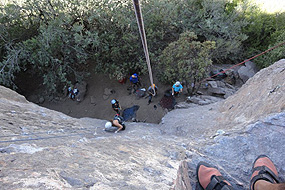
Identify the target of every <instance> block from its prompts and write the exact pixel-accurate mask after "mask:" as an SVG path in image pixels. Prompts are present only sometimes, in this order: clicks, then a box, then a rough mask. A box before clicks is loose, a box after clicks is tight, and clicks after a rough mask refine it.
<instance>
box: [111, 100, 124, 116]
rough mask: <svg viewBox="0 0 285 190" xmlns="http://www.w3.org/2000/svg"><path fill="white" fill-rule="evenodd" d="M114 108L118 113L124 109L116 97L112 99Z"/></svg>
mask: <svg viewBox="0 0 285 190" xmlns="http://www.w3.org/2000/svg"><path fill="white" fill-rule="evenodd" d="M111 104H112V108H113V110H114V111H115V112H117V114H120V111H121V110H122V108H121V106H120V104H119V101H118V100H116V99H113V100H111Z"/></svg>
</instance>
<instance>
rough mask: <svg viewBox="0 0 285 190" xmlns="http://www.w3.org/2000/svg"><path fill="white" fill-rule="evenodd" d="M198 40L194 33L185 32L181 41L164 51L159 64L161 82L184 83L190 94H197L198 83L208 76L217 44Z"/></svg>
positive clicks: (171, 44) (181, 36)
mask: <svg viewBox="0 0 285 190" xmlns="http://www.w3.org/2000/svg"><path fill="white" fill-rule="evenodd" d="M196 40H197V36H196V35H195V34H194V33H193V32H185V33H182V34H181V35H180V38H179V40H177V41H175V42H172V43H170V44H169V46H168V47H166V48H165V49H164V50H163V52H162V55H161V56H160V62H159V66H160V71H161V72H160V74H159V77H160V80H161V81H163V82H166V83H174V82H175V81H177V80H179V81H182V82H183V83H184V86H186V89H187V91H188V93H195V90H197V88H198V86H196V85H197V83H198V82H199V80H201V79H202V78H204V77H205V76H206V75H207V72H208V68H209V67H210V66H211V64H212V61H211V51H212V50H214V48H215V42H212V41H205V42H203V43H201V42H199V41H196ZM192 84H193V85H192ZM190 87H192V89H191V90H190Z"/></svg>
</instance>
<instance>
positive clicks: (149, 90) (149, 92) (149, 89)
mask: <svg viewBox="0 0 285 190" xmlns="http://www.w3.org/2000/svg"><path fill="white" fill-rule="evenodd" d="M153 88H154V90H153ZM153 88H152V86H150V87H148V89H147V93H148V94H149V95H148V105H149V104H150V103H151V100H152V97H153V96H155V95H156V94H157V86H155V84H153Z"/></svg>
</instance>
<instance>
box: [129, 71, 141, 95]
mask: <svg viewBox="0 0 285 190" xmlns="http://www.w3.org/2000/svg"><path fill="white" fill-rule="evenodd" d="M130 82H131V85H132V89H133V93H135V92H136V90H137V89H138V88H139V86H140V81H139V76H138V74H137V73H134V74H133V75H132V76H131V77H130Z"/></svg>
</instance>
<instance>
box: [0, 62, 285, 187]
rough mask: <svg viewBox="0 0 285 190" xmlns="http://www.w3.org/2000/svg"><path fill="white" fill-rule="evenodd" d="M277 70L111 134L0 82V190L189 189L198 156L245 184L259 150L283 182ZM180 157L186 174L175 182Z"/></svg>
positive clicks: (283, 65) (281, 81)
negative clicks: (221, 96)
mask: <svg viewBox="0 0 285 190" xmlns="http://www.w3.org/2000/svg"><path fill="white" fill-rule="evenodd" d="M284 73H285V60H280V61H279V62H277V63H275V64H274V65H272V66H271V67H269V68H267V69H264V70H262V71H260V72H259V73H258V74H256V75H255V76H254V77H253V78H252V79H250V80H249V81H248V82H247V83H246V84H245V85H244V86H243V87H242V88H241V89H240V90H239V91H238V92H237V93H236V94H235V95H233V96H231V97H229V98H228V99H227V100H225V101H222V102H218V103H215V104H210V105H207V106H193V107H191V108H188V109H177V110H174V111H171V112H169V113H168V114H167V115H166V116H165V117H164V118H163V120H162V122H161V123H160V124H159V125H155V124H147V123H127V130H126V131H124V132H121V133H118V134H113V133H106V132H104V131H103V130H102V129H103V126H104V123H105V121H103V120H98V119H90V118H82V119H74V118H71V117H69V116H66V115H65V114H62V113H59V112H55V111H51V110H48V109H46V108H42V107H39V106H37V105H35V104H33V103H29V102H27V101H26V99H25V98H24V97H22V96H20V95H18V94H17V93H15V92H13V91H12V90H9V89H7V88H5V87H0V155H1V156H0V186H1V189H100V190H104V189H105V190H110V189H114V190H128V189H130V190H135V189H138V190H140V189H142V190H143V189H162V190H164V189H170V188H173V187H174V188H175V189H176V190H178V189H191V188H193V189H196V188H195V187H196V176H195V167H196V164H197V163H198V162H199V161H201V160H204V161H207V162H210V163H212V164H214V165H217V166H218V167H219V168H220V169H221V172H222V173H223V174H224V175H225V176H226V177H227V178H229V181H230V182H231V183H232V184H233V186H235V187H236V189H248V184H249V178H250V169H251V164H252V162H253V160H254V159H255V157H256V156H257V155H259V154H261V153H262V154H267V155H269V156H270V157H271V158H272V159H273V161H274V162H275V163H276V165H277V168H278V172H279V173H280V177H281V178H282V179H283V180H284V177H285V168H284V166H285V160H284V159H283V158H284V157H285V153H284V148H285V147H284V146H285V138H284V135H285V112H284V107H285V100H284V98H285V93H284V92H285V78H284V77H285V74H284ZM181 161H184V162H183V164H182V165H181V167H180V168H182V169H183V168H184V174H185V171H187V175H183V176H184V177H183V178H181V177H180V178H177V180H176V181H175V179H176V174H177V169H178V167H179V163H180V162H181ZM182 166H183V167H182ZM182 169H181V170H182ZM181 170H180V171H181ZM179 176H181V174H180V173H179ZM187 177H189V178H187ZM184 182H185V183H186V185H185V183H184ZM183 183H184V185H183ZM189 183H190V184H191V186H190V185H189Z"/></svg>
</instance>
